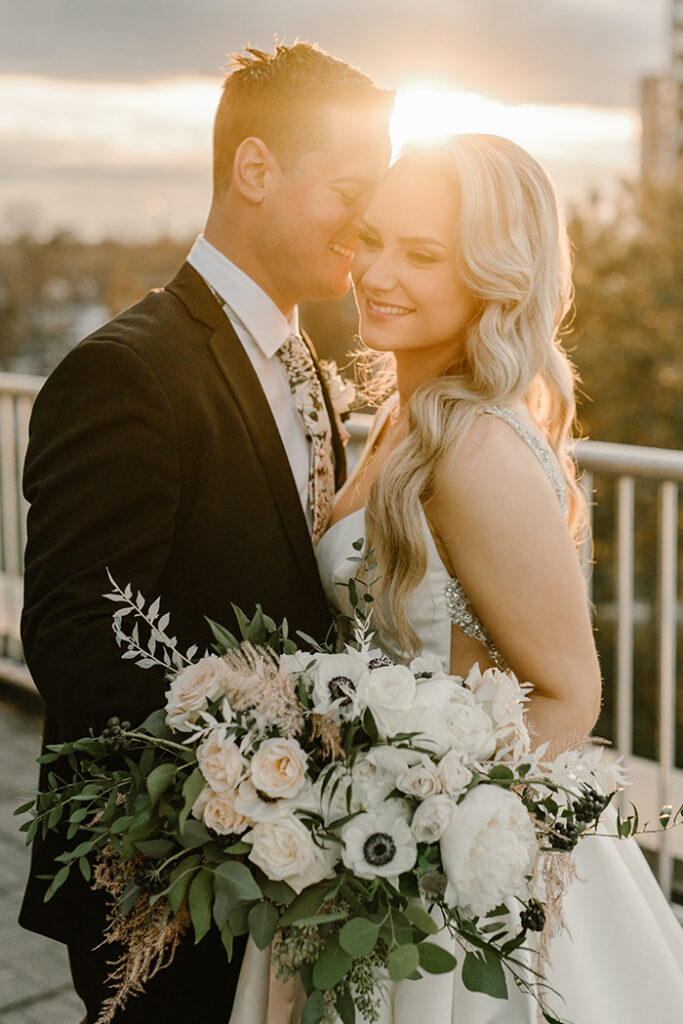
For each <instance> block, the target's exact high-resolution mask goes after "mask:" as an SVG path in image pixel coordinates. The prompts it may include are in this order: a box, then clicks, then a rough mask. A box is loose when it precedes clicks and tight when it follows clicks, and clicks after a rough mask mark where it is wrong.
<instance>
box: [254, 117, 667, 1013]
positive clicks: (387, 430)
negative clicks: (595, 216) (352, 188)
mask: <svg viewBox="0 0 683 1024" xmlns="http://www.w3.org/2000/svg"><path fill="white" fill-rule="evenodd" d="M353 278H354V284H355V291H356V299H357V303H358V307H359V311H360V324H361V335H362V338H363V341H364V343H365V345H366V346H367V347H368V348H369V349H372V350H373V351H375V352H379V353H387V354H389V353H390V354H391V355H392V356H393V363H394V365H395V393H394V395H393V396H392V398H391V399H389V401H388V402H386V403H385V405H384V406H383V407H382V408H381V409H380V410H379V412H378V414H377V417H376V419H375V421H374V424H373V427H372V430H371V432H370V436H369V438H368V443H367V446H366V449H365V452H364V454H363V455H362V457H361V460H360V462H359V465H358V467H357V469H356V471H355V472H354V474H353V475H352V477H351V478H350V479H349V481H348V482H347V484H346V485H345V487H344V488H343V490H342V491H341V492H340V493H339V495H338V498H337V501H336V504H335V507H334V513H333V517H332V522H331V525H330V528H329V529H328V531H327V533H326V534H325V535H324V536H323V538H322V540H321V542H320V545H319V547H318V562H319V567H320V573H321V577H322V580H323V583H324V585H325V588H326V592H327V595H328V598H329V600H330V602H331V603H332V605H333V606H334V607H335V608H337V609H338V610H339V611H348V607H346V606H345V595H348V589H347V588H346V587H345V586H344V584H346V583H347V582H348V580H349V578H351V577H352V576H354V575H355V573H356V571H357V562H356V561H352V560H351V559H352V557H353V556H355V555H356V552H355V551H354V550H353V547H352V545H353V542H354V541H356V540H357V539H358V538H360V537H363V538H365V540H366V542H367V543H368V545H369V546H370V547H371V548H372V550H373V552H374V557H375V560H376V561H377V563H378V575H379V579H378V582H377V584H376V586H375V587H374V588H373V595H374V597H375V605H374V607H375V612H374V616H375V619H374V621H375V625H376V626H378V627H379V630H380V633H379V639H380V642H381V644H382V646H383V647H384V648H385V649H386V651H387V652H388V653H389V654H390V655H391V656H392V657H394V658H395V659H396V658H398V660H410V659H411V658H412V657H414V656H415V655H417V654H421V655H423V656H425V655H431V656H434V657H436V658H438V659H439V660H440V661H441V662H442V664H443V665H444V666H448V665H450V670H451V672H453V673H455V674H458V675H465V674H466V673H467V671H468V670H469V669H470V667H471V666H472V664H473V663H474V662H479V665H480V666H481V668H482V669H483V668H485V667H489V666H492V665H495V666H498V667H507V668H509V669H511V670H512V671H513V672H514V673H515V674H516V675H517V677H518V678H519V679H521V680H529V681H531V682H532V683H533V684H534V691H533V695H532V699H531V703H530V706H529V710H528V722H529V726H530V728H531V730H533V734H534V736H535V742H536V743H538V744H540V743H543V742H549V743H550V747H551V750H552V751H554V752H559V751H561V750H562V749H563V748H564V747H566V746H568V745H571V744H572V743H574V742H576V741H577V740H579V739H581V738H582V737H585V736H586V735H587V734H588V733H589V732H590V731H591V729H592V728H593V726H594V724H595V721H596V718H597V715H598V711H599V706H600V672H599V666H598V660H597V655H596V651H595V646H594V642H593V634H592V628H591V622H590V616H589V608H588V600H587V596H586V591H585V586H584V581H583V577H582V573H581V568H580V564H579V559H578V557H577V552H576V547H575V544H576V542H577V541H578V539H579V538H580V537H581V535H582V533H581V531H582V527H583V523H584V516H583V504H582V499H581V493H580V491H579V488H578V486H577V482H576V476H575V471H574V467H573V463H572V461H571V459H570V458H569V457H568V454H567V448H568V442H569V436H570V429H571V425H572V422H573V419H574V413H575V406H574V394H573V386H574V375H573V372H572V369H571V366H570V363H569V361H568V359H567V357H566V355H565V354H564V352H563V351H562V348H561V346H560V343H559V332H560V328H561V324H562V322H563V319H564V317H565V315H566V313H567V311H568V308H569V304H570V300H571V279H570V259H569V248H568V240H567V236H566V232H565V229H564V226H563V224H562V221H561V217H560V215H559V212H558V207H557V201H556V198H555V195H554V191H553V188H552V185H551V183H550V181H549V180H548V177H547V175H546V174H545V172H544V171H543V169H542V168H541V167H540V165H539V164H538V163H537V162H536V161H535V160H534V159H533V158H532V157H530V156H529V155H528V154H527V153H526V152H524V150H522V149H520V148H519V147H518V146H517V145H515V144H514V143H512V142H509V141H507V140H505V139H502V138H497V137H494V136H487V135H463V136H458V137H454V138H452V139H450V140H448V141H447V142H444V143H443V144H440V145H438V146H436V147H431V148H429V149H424V150H415V151H412V152H409V153H408V154H406V155H405V156H403V157H402V158H401V159H400V160H399V161H398V162H397V163H396V164H394V166H393V167H392V168H391V170H390V171H389V172H388V174H387V175H386V177H385V179H384V180H383V181H382V182H381V183H380V185H379V187H378V188H377V190H376V192H375V194H374V196H373V198H372V200H371V202H370V205H369V207H368V210H367V214H366V218H365V220H364V222H363V224H362V226H361V231H360V245H359V249H358V251H357V253H356V256H355V259H354V267H353ZM576 867H577V875H578V877H577V880H576V881H574V882H573V883H572V884H571V886H570V888H569V892H568V894H567V898H566V902H565V911H566V921H567V930H566V931H565V932H564V933H563V934H562V935H561V936H560V937H559V938H558V939H556V940H555V942H554V943H553V944H552V947H551V951H550V952H551V959H552V964H551V966H550V967H549V968H548V969H547V971H546V974H547V977H548V981H549V983H550V984H551V986H552V987H553V988H554V989H556V990H557V991H558V992H559V993H560V994H561V996H562V997H563V999H564V1002H563V1003H560V1002H559V1000H558V999H555V1002H554V1003H553V1006H552V1008H553V1010H554V1012H555V1013H557V1014H558V1016H560V1017H562V1018H566V1019H567V1020H568V1021H571V1022H573V1024H597V1022H600V1024H643V1022H644V1021H652V1022H655V1021H656V1022H657V1024H674V1021H678V1020H680V1014H681V1007H683V937H682V936H683V933H682V932H681V929H680V927H679V925H678V923H677V922H676V920H675V918H674V916H673V914H672V912H671V911H670V909H669V907H668V905H667V903H666V901H665V899H664V897H663V895H662V893H661V891H660V890H659V888H658V886H657V884H656V882H655V880H654V878H653V876H652V875H651V873H650V871H649V868H648V867H647V864H646V862H645V860H644V858H643V857H642V854H640V852H639V850H638V848H637V846H636V844H635V842H634V841H632V840H631V841H628V842H622V841H617V840H612V839H609V838H589V839H586V840H584V841H583V842H582V843H581V844H580V845H579V847H578V849H577V856H576ZM442 941H443V942H444V944H445V945H448V943H449V942H452V941H453V940H451V939H450V937H449V936H448V935H445V934H443V935H442ZM245 968H246V964H245ZM244 973H245V969H243V974H244ZM509 988H510V999H509V1000H508V1001H501V1000H495V999H492V998H491V997H489V996H486V995H483V994H481V993H472V992H469V991H468V990H467V989H465V987H464V986H463V984H462V982H461V980H460V978H459V972H458V970H457V969H456V971H455V972H454V973H453V974H447V975H440V976H429V977H425V978H423V979H421V980H420V981H410V980H407V981H403V982H400V983H398V984H392V985H390V986H389V988H388V990H387V991H388V999H387V1002H386V1004H385V1005H384V1007H383V1016H382V1018H381V1024H389V1022H392V1024H422V1022H425V1024H432V1022H433V1024H450V1022H453V1024H456V1022H457V1024H533V1022H534V1021H535V1020H536V1013H537V1008H536V1005H535V1003H533V1001H532V1000H531V999H530V998H529V997H527V996H524V995H522V994H521V993H520V992H519V991H518V990H517V989H515V988H514V987H513V986H509ZM251 1019H252V1020H254V1021H255V1020H256V1019H257V1017H256V1016H253V1017H252V1018H251ZM275 1019H276V1014H275V1013H274V1007H273V1006H272V1005H271V1013H270V1014H269V1016H268V1021H269V1022H270V1021H271V1020H275ZM277 1019H278V1020H279V1019H282V1018H277Z"/></svg>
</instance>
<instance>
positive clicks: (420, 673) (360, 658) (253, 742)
mask: <svg viewBox="0 0 683 1024" xmlns="http://www.w3.org/2000/svg"><path fill="white" fill-rule="evenodd" d="M357 544H360V542H357ZM112 587H113V589H112V592H111V593H110V594H108V595H107V596H108V597H109V598H110V599H111V600H112V601H113V602H116V603H117V604H118V608H117V609H116V611H115V613H114V617H113V622H114V630H115V634H116V638H117V641H118V643H119V645H120V646H121V648H122V656H123V657H124V658H126V659H133V660H134V661H135V662H137V664H138V665H140V666H141V667H142V668H152V667H155V668H159V667H161V668H162V669H163V671H164V672H165V674H166V677H167V679H168V690H167V693H166V704H165V707H164V708H162V709H159V710H158V711H156V712H155V713H153V714H152V715H151V716H150V717H149V718H148V719H147V720H146V721H145V722H144V723H143V724H142V725H140V726H139V727H138V728H131V726H130V725H129V724H128V723H126V722H120V721H119V720H118V719H111V720H110V721H109V723H108V725H107V728H106V729H105V730H104V732H103V733H102V734H101V735H99V736H96V735H94V734H92V735H90V736H88V737H84V738H82V739H79V740H76V741H75V742H72V743H65V744H62V745H60V746H55V747H52V748H50V749H49V752H48V753H47V754H46V755H44V756H43V757H42V759H41V760H42V761H44V762H48V763H50V762H59V765H58V766H56V767H55V771H54V772H51V774H50V784H49V788H48V790H47V791H45V792H42V793H40V794H38V796H37V799H36V800H35V801H32V802H31V803H30V804H27V805H24V807H23V808H20V809H19V810H20V811H28V810H30V811H31V814H32V820H31V821H28V822H26V824H25V825H24V826H23V828H24V829H25V830H26V831H27V832H28V835H27V841H28V842H30V841H31V840H32V839H33V837H34V836H35V835H36V832H37V831H38V829H41V830H42V833H43V834H45V833H46V832H47V831H48V830H50V829H55V828H62V829H66V836H67V839H68V840H71V841H72V842H73V843H74V846H73V848H72V849H70V850H68V852H65V853H63V854H61V856H60V857H58V858H57V860H58V861H60V862H61V865H60V867H59V870H58V871H57V873H56V874H55V876H54V878H53V879H52V881H51V884H50V886H49V889H48V891H47V894H46V899H49V898H50V897H51V896H52V894H53V893H54V892H55V891H56V890H57V889H58V888H59V886H60V885H62V884H63V883H64V881H65V879H66V878H67V876H68V874H69V872H70V871H71V870H74V869H75V870H79V871H80V872H81V873H82V874H83V876H84V878H85V879H86V880H87V881H89V882H90V883H91V884H92V885H94V886H95V887H99V888H102V889H104V890H105V891H106V892H107V893H108V895H109V897H110V905H111V915H110V925H109V934H108V938H109V939H110V940H111V941H118V942H121V943H122V944H123V946H124V948H125V950H126V952H125V954H124V956H123V958H122V959H121V961H119V963H118V964H117V965H116V967H115V969H114V970H113V973H112V982H113V984H114V986H115V988H116V991H114V993H113V995H112V997H111V998H110V999H109V1000H108V1001H107V1003H106V1004H105V1006H104V1007H103V1012H102V1015H101V1017H100V1020H101V1021H106V1020H110V1019H111V1017H112V1016H113V1014H114V1012H115V1011H116V1009H117V1008H118V1007H119V1006H121V1005H122V1004H123V1003H124V1002H125V1000H126V998H127V997H128V995H130V994H131V993H132V992H135V991H139V990H140V988H141V987H142V985H144V982H145V981H146V980H147V979H148V978H149V977H150V976H151V974H153V973H154V971H155V970H158V969H159V968H160V967H162V966H163V965H164V964H165V963H167V962H168V960H169V958H170V957H172V955H173V952H174V950H175V947H176V945H177V943H178V941H179V939H180V938H181V936H182V935H183V933H184V932H185V931H186V930H188V929H189V928H192V929H193V930H194V936H195V940H196V941H199V940H200V939H201V938H202V937H203V936H204V935H205V934H206V933H207V931H208V930H209V928H210V927H211V926H212V924H213V925H215V926H216V927H217V928H218V929H219V931H220V933H221V936H222V940H223V943H224V945H225V948H226V953H227V955H228V957H229V956H230V955H231V952H232V944H233V938H234V936H237V935H243V934H245V933H247V932H248V934H249V935H250V936H251V938H252V940H253V941H254V943H255V944H256V945H257V946H258V947H259V948H260V949H265V948H266V947H268V946H269V945H272V955H273V958H274V963H275V965H276V968H277V971H278V974H279V976H280V978H281V979H282V980H283V981H286V980H288V979H289V978H291V977H293V976H299V977H300V979H301V982H302V983H303V987H304V989H305V993H306V1002H305V1006H304V1010H303V1022H304V1024H317V1022H320V1021H333V1020H337V1019H338V1018H341V1021H342V1022H343V1024H351V1022H353V1021H354V1020H356V1014H357V1013H358V1014H360V1015H361V1016H362V1018H363V1020H365V1021H373V1020H376V1019H377V1016H378V1006H379V1001H380V1000H381V998H382V987H383V985H384V984H385V982H386V981H387V979H389V980H392V981H401V980H402V979H418V978H420V977H421V975H422V974H423V973H425V972H431V973H442V972H449V971H452V970H455V969H457V970H460V971H461V972H462V980H463V983H464V985H465V986H466V987H467V988H469V989H471V990H475V991H481V992H486V993H488V994H489V995H491V996H494V997H499V998H506V996H507V980H508V979H509V977H510V976H511V977H512V978H513V979H514V981H515V983H516V984H517V985H518V986H520V987H521V988H522V990H523V991H527V992H529V993H531V994H533V995H534V996H535V997H536V998H538V999H539V1001H540V1004H541V1007H542V1009H543V1014H544V1017H545V1019H546V1020H547V1021H550V1022H556V1024H557V1018H556V1017H554V1016H553V1014H552V1013H551V1011H550V1010H548V1009H547V1008H546V1007H545V1001H544V999H543V989H544V980H543V973H542V962H539V960H538V957H535V958H534V956H532V955H531V954H530V952H529V948H528V947H529V937H530V936H529V933H534V932H535V933H539V934H540V946H541V947H542V946H543V943H544V941H545V938H546V937H547V936H548V934H550V933H551V932H552V931H553V929H556V928H557V926H558V916H559V907H560V904H561V894H562V893H561V890H562V885H561V880H562V878H563V877H566V876H567V875H568V872H567V861H568V860H570V859H571V856H570V851H571V850H572V849H573V847H574V846H575V845H576V843H577V842H578V841H579V840H580V839H581V838H582V837H583V836H585V835H586V834H587V833H588V832H590V831H593V830H595V828H596V827H597V822H598V819H599V817H600V814H601V813H602V811H603V810H604V808H605V806H606V805H607V803H608V802H609V799H610V796H611V794H612V793H613V792H614V790H615V789H616V788H617V787H618V785H619V783H620V781H621V779H620V769H619V768H618V767H615V766H614V765H613V764H609V763H607V762H606V761H603V760H602V757H601V753H602V751H601V749H599V748H588V749H583V750H582V749H574V750H571V751H569V752H566V753H564V754H562V755H561V756H560V757H559V758H556V759H555V760H551V761H547V760H546V759H545V751H544V749H543V748H541V749H537V750H535V751H532V747H531V743H530V739H529V735H528V732H527V728H526V725H525V721H524V709H525V704H526V702H527V700H528V695H529V690H530V686H529V685H528V684H520V683H518V682H517V680H516V679H515V678H514V677H513V676H512V675H510V674H507V673H503V672H500V671H498V670H496V669H489V670H488V671H486V672H483V673H482V672H480V671H479V668H478V667H477V666H474V667H473V668H472V670H471V671H470V672H469V674H468V676H467V677H466V678H464V679H463V678H458V677H454V676H451V675H448V674H447V672H446V671H444V669H443V667H442V665H441V664H439V663H438V662H437V661H435V660H432V659H428V658H418V659H416V660H414V661H413V662H412V663H411V664H410V665H409V666H405V665H399V664H395V663H393V662H392V661H391V660H390V659H389V658H387V657H386V656H385V655H384V654H383V653H382V652H381V651H380V650H378V649H376V648H375V646H374V644H373V631H372V628H371V625H370V616H369V614H366V613H365V611H361V608H362V600H360V599H359V598H358V595H357V594H356V593H355V592H354V593H353V595H352V597H353V603H354V605H355V619H354V620H353V623H352V625H353V630H352V640H351V642H349V643H348V644H347V645H346V646H345V647H344V648H343V649H342V650H341V651H338V652H335V651H334V650H333V649H332V648H331V647H320V646H317V645H315V644H314V643H313V641H309V640H308V638H304V640H305V642H306V644H307V647H299V646H297V644H296V643H294V641H293V640H292V639H291V637H290V636H289V635H288V630H287V624H286V623H284V624H282V625H280V626H277V625H276V624H275V623H274V622H273V621H272V620H271V619H269V618H268V617H267V616H266V615H265V614H263V612H262V611H261V610H260V609H258V610H257V613H256V615H255V617H254V618H253V619H252V620H249V619H247V617H246V616H245V615H243V613H241V612H240V611H239V610H237V609H236V615H237V617H238V622H239V625H240V631H241V639H240V640H238V639H237V638H236V637H234V636H233V635H232V634H231V633H229V632H228V631H227V630H226V629H224V628H223V627H222V626H219V625H218V624H216V623H213V622H212V623H210V625H211V628H212V631H213V635H214V638H215V648H214V651H213V652H207V653H204V654H203V655H201V656H199V654H198V651H197V650H196V648H192V649H190V650H188V651H186V652H185V653H182V652H181V651H180V650H179V648H178V644H177V641H176V640H175V638H174V637H173V636H172V635H171V633H170V624H169V616H168V615H164V614H160V608H159V604H160V602H159V600H155V601H154V602H153V603H152V604H151V605H150V606H149V607H147V606H146V602H145V599H144V598H143V596H142V595H140V594H138V595H137V597H134V596H133V593H132V591H131V588H130V587H126V588H125V589H121V588H120V587H119V586H117V585H116V584H115V583H114V581H113V580H112ZM363 600H365V599H363ZM368 600H369V598H368ZM366 608H367V606H366ZM66 765H68V766H69V770H68V771H66ZM57 771H58V772H59V774H57ZM65 778H66V781H65ZM621 825H622V827H623V829H624V831H625V832H628V830H629V827H630V825H629V822H628V821H627V822H625V823H624V822H622V823H621ZM437 933H438V934H437ZM444 939H447V941H443V940H444ZM533 945H534V948H535V950H536V952H537V951H538V947H539V938H538V937H537V936H533ZM444 946H447V947H448V948H444Z"/></svg>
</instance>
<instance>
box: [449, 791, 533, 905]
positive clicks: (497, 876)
mask: <svg viewBox="0 0 683 1024" xmlns="http://www.w3.org/2000/svg"><path fill="white" fill-rule="evenodd" d="M537 849H538V843H537V840H536V833H535V831H534V827H533V825H532V823H531V819H530V817H529V814H528V812H527V811H526V810H525V808H524V805H523V804H522V802H521V800H519V798H518V797H517V796H515V794H514V793H511V792H509V790H506V789H501V788H499V787H498V786H488V785H481V786H477V787H476V788H475V789H473V790H471V791H470V792H469V793H468V794H467V796H466V797H465V799H464V800H463V801H462V803H460V804H458V805H457V806H456V807H455V808H454V810H453V817H452V819H451V823H450V825H448V827H447V828H446V830H445V832H444V833H443V835H442V836H441V861H442V863H443V866H444V871H445V872H446V876H447V878H448V885H447V887H446V896H445V899H446V903H447V904H448V906H451V907H456V906H457V907H458V908H460V910H461V911H462V912H463V913H464V914H466V915H471V916H478V917H481V916H483V915H484V914H487V913H488V912H489V910H493V908H494V907H497V906H498V905H499V904H500V903H503V902H504V901H505V900H507V899H509V898H510V897H512V896H519V897H523V896H525V895H526V893H527V880H526V879H527V876H528V875H530V874H531V872H532V870H533V866H534V860H535V857H536V853H537Z"/></svg>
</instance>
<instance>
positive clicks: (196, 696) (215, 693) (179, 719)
mask: <svg viewBox="0 0 683 1024" xmlns="http://www.w3.org/2000/svg"><path fill="white" fill-rule="evenodd" d="M229 680H230V670H229V669H228V666H227V665H226V663H225V661H224V660H223V658H219V657H218V655H217V654H208V655H207V656H206V657H205V658H202V659H201V660H200V661H198V662H197V663H196V665H189V666H188V667H187V668H185V669H183V671H182V672H179V673H178V675H177V676H176V677H175V679H174V680H173V681H172V683H171V685H170V686H169V688H168V690H167V691H166V724H167V725H168V727H169V728H170V729H175V730H177V731H178V732H191V731H192V726H193V725H194V723H195V722H196V721H197V719H198V718H199V715H200V713H201V712H202V711H206V709H207V707H208V706H209V702H210V701H213V700H216V698H217V697H220V695H221V694H222V693H224V692H225V689H226V686H227V684H228V682H229Z"/></svg>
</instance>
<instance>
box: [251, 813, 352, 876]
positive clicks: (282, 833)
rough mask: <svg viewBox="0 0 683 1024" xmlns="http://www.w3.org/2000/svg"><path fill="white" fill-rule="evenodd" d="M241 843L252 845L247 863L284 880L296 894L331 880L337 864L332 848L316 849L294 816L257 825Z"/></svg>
mask: <svg viewBox="0 0 683 1024" xmlns="http://www.w3.org/2000/svg"><path fill="white" fill-rule="evenodd" d="M244 841H245V842H247V843H251V844H252V846H251V851H250V852H249V855H248V856H249V860H251V861H253V863H254V864H256V865H257V866H258V867H260V868H261V870H262V871H264V872H265V874H266V875H267V876H268V878H272V879H276V880H283V881H285V882H287V884H288V885H291V887H292V889H294V890H295V891H296V892H301V890H302V889H304V888H306V886H309V885H315V884H316V882H320V881H322V879H323V878H330V877H331V876H332V875H333V874H334V867H335V864H336V863H337V862H338V860H339V856H338V854H337V853H336V852H335V850H334V849H332V848H331V847H327V846H322V847H320V846H317V845H316V844H315V843H314V841H313V837H312V835H311V833H310V832H309V831H308V829H307V828H306V826H305V825H304V824H303V823H302V822H301V821H299V819H298V818H295V817H294V815H293V814H285V815H284V816H282V817H280V818H277V819H276V820H275V821H266V822H259V824H257V825H255V826H254V828H253V829H252V830H251V831H250V832H247V834H246V835H245V836H244ZM334 845H335V848H336V844H334Z"/></svg>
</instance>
